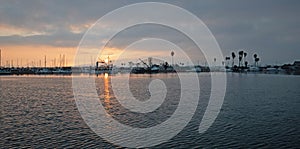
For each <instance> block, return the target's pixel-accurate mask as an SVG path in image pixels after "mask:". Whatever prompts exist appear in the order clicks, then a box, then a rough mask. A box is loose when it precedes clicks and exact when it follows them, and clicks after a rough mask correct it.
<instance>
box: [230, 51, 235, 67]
mask: <svg viewBox="0 0 300 149" xmlns="http://www.w3.org/2000/svg"><path fill="white" fill-rule="evenodd" d="M231 56H232V67H233V66H234V59H235V57H236V56H235V53H234V52H232V53H231Z"/></svg>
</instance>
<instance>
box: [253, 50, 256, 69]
mask: <svg viewBox="0 0 300 149" xmlns="http://www.w3.org/2000/svg"><path fill="white" fill-rule="evenodd" d="M253 58H254V66H256V59H257V54H256V53H255V54H254V55H253Z"/></svg>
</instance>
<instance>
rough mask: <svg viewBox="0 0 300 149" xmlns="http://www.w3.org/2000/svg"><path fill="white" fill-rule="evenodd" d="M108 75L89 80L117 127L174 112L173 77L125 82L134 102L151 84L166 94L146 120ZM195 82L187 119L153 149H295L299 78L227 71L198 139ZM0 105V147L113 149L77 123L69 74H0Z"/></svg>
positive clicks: (205, 94) (205, 91)
mask: <svg viewBox="0 0 300 149" xmlns="http://www.w3.org/2000/svg"><path fill="white" fill-rule="evenodd" d="M84 77H91V76H84ZM110 77H119V78H122V75H121V76H120V75H118V76H108V77H107V76H104V75H100V76H98V77H97V78H96V81H95V82H96V84H97V85H96V86H97V92H98V94H99V97H100V100H101V102H102V104H103V105H104V107H105V109H106V110H107V112H108V113H109V114H111V115H112V116H113V117H114V118H115V119H116V120H118V121H119V122H122V123H124V124H126V125H130V126H132V127H140V128H145V127H152V126H155V125H157V124H160V123H162V122H163V121H165V120H167V119H168V118H169V117H170V116H171V115H172V114H173V112H174V111H175V110H176V107H177V105H178V101H179V97H180V88H178V86H179V84H180V81H179V80H178V77H177V75H174V74H173V75H170V74H168V75H166V74H158V75H152V76H151V77H150V76H149V75H134V76H131V78H130V90H131V92H132V94H133V95H134V97H136V98H137V99H138V100H142V101H143V100H147V99H148V98H150V93H149V91H148V85H149V83H150V82H151V80H154V79H160V80H162V81H164V82H165V84H166V87H167V89H168V91H169V92H171V93H172V94H171V93H168V94H167V95H166V100H165V102H164V103H163V104H162V106H161V107H160V108H159V109H157V110H155V111H154V112H152V113H149V114H141V113H132V112H130V111H128V109H125V108H122V107H121V105H120V104H119V103H118V102H117V100H116V99H115V96H114V95H113V93H112V90H111V88H110V86H109V84H110ZM199 78H200V83H201V96H200V99H201V100H200V103H199V105H198V109H197V111H196V113H195V115H194V116H193V118H192V120H191V121H190V123H189V124H188V125H187V126H186V127H185V129H184V130H183V131H181V132H180V133H179V134H178V135H177V136H175V137H174V138H172V139H171V140H169V141H168V142H165V143H163V144H160V145H158V146H155V147H154V148H233V147H234V148H238V147H240V148H249V147H250V148H258V147H260V148H299V147H300V143H299V140H300V119H299V117H300V108H299V107H300V77H299V76H290V75H266V74H234V73H232V74H231V73H228V74H227V78H228V79H227V81H228V82H227V91H226V96H225V99H224V104H223V107H222V109H221V112H220V114H219V116H218V118H217V119H216V121H215V122H214V124H213V125H212V126H211V127H210V128H209V129H208V130H207V131H206V132H205V133H204V134H199V133H198V127H199V124H200V121H201V118H202V116H203V113H204V111H205V107H206V105H207V101H208V99H209V94H210V92H209V91H210V75H209V74H208V73H202V74H199ZM107 100H109V102H108V101H107ZM0 102H1V127H0V133H1V136H0V138H1V139H0V147H1V148H20V147H28V148H119V146H116V145H113V144H111V143H109V142H107V141H105V140H104V139H102V138H101V137H99V136H97V135H96V134H95V133H94V132H93V131H92V130H91V129H89V127H88V126H87V124H85V122H84V121H83V119H82V118H81V116H80V114H79V112H78V110H77V107H76V103H75V100H74V96H73V90H72V78H71V76H1V101H0ZM112 135H118V134H112ZM166 135H167V134H166ZM130 139H131V138H130V137H127V138H124V141H128V140H130Z"/></svg>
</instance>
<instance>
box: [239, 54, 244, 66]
mask: <svg viewBox="0 0 300 149" xmlns="http://www.w3.org/2000/svg"><path fill="white" fill-rule="evenodd" d="M243 56H244V51H239V67H240V66H241V61H242V60H243Z"/></svg>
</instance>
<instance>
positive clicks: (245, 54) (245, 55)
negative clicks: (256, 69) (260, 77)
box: [244, 52, 247, 67]
mask: <svg viewBox="0 0 300 149" xmlns="http://www.w3.org/2000/svg"><path fill="white" fill-rule="evenodd" d="M246 57H247V53H246V52H244V63H245V66H246ZM246 67H247V66H246Z"/></svg>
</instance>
